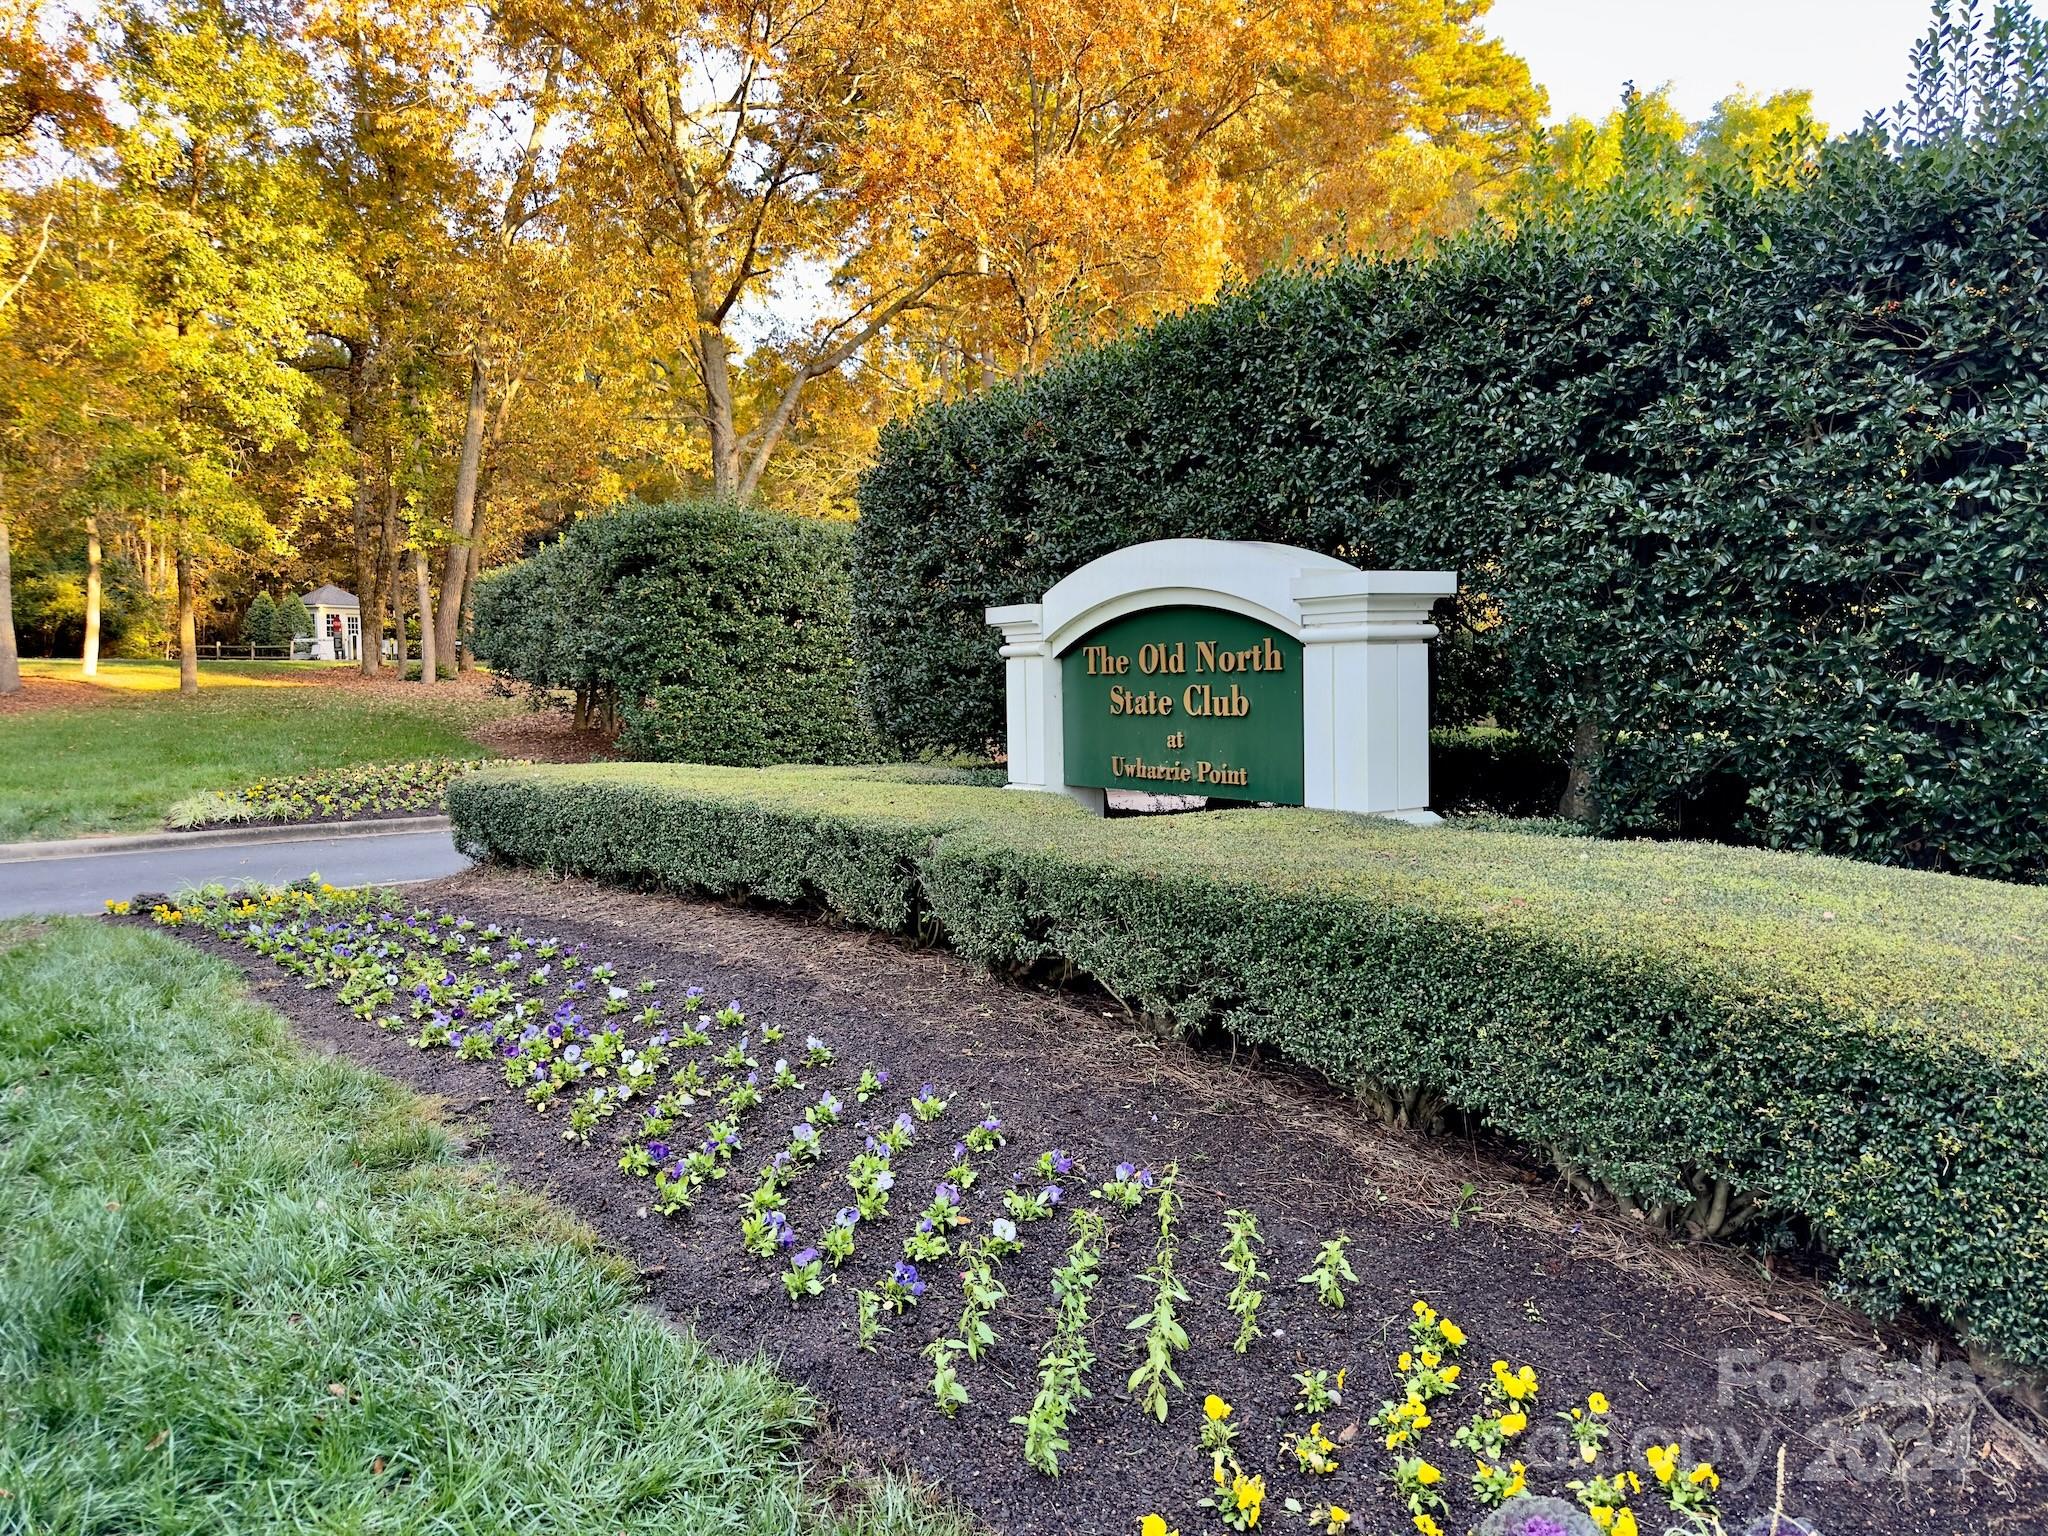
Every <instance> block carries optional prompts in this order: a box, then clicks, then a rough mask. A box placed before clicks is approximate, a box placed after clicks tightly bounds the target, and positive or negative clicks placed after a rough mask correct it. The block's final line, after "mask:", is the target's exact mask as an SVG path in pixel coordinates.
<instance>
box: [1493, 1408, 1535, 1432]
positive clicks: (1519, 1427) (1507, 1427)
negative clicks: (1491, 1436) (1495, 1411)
mask: <svg viewBox="0 0 2048 1536" xmlns="http://www.w3.org/2000/svg"><path fill="white" fill-rule="evenodd" d="M1528 1427H1529V1415H1527V1414H1526V1413H1523V1412H1522V1411H1521V1410H1520V1409H1519V1408H1518V1409H1516V1410H1515V1411H1514V1412H1512V1413H1504V1414H1502V1415H1501V1416H1500V1432H1501V1433H1502V1434H1504V1435H1519V1434H1520V1433H1521V1432H1522V1431H1523V1430H1525V1429H1527V1428H1528Z"/></svg>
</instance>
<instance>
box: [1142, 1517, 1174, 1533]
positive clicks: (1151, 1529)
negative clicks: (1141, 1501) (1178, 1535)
mask: <svg viewBox="0 0 2048 1536" xmlns="http://www.w3.org/2000/svg"><path fill="white" fill-rule="evenodd" d="M1138 1536H1172V1533H1171V1532H1169V1531H1168V1530H1167V1529H1166V1520H1165V1517H1164V1516H1161V1515H1147V1516H1146V1517H1145V1518H1144V1519H1142V1520H1140V1521H1139V1522H1138Z"/></svg>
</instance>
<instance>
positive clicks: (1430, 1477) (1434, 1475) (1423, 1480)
mask: <svg viewBox="0 0 2048 1536" xmlns="http://www.w3.org/2000/svg"><path fill="white" fill-rule="evenodd" d="M1443 1480H1444V1475H1443V1473H1441V1472H1439V1471H1438V1470H1437V1469H1436V1468H1435V1467H1433V1466H1431V1465H1430V1464H1429V1463H1428V1462H1426V1461H1424V1462H1418V1463H1417V1464H1416V1467H1415V1481H1417V1482H1418V1483H1420V1484H1422V1486H1423V1487H1425V1488H1428V1487H1431V1486H1432V1485H1434V1484H1436V1483H1440V1482H1442V1481H1443Z"/></svg>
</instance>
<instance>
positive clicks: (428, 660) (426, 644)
mask: <svg viewBox="0 0 2048 1536" xmlns="http://www.w3.org/2000/svg"><path fill="white" fill-rule="evenodd" d="M412 569H413V576H414V579H415V580H417V581H418V583H419V591H420V681H421V682H422V683H426V684H429V685H431V684H432V683H433V682H434V681H435V679H436V674H437V673H438V672H439V670H440V662H439V660H438V658H437V657H436V656H435V654H434V641H435V635H434V594H433V590H432V589H431V587H430V586H429V585H428V582H427V552H426V551H425V550H424V549H416V550H414V551H413V552H412Z"/></svg>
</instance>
